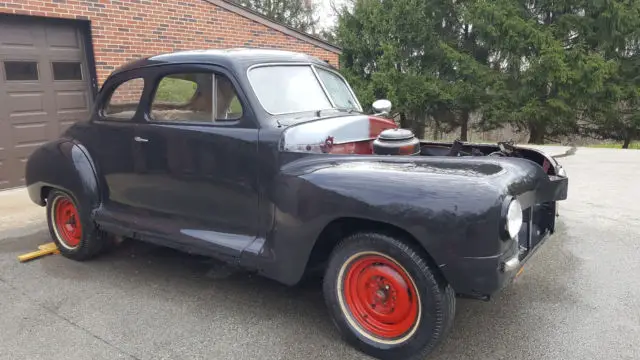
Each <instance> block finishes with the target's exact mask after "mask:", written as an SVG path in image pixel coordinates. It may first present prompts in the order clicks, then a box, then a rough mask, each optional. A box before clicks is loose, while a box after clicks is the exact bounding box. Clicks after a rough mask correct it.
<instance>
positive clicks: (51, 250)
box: [18, 242, 60, 262]
mask: <svg viewBox="0 0 640 360" xmlns="http://www.w3.org/2000/svg"><path fill="white" fill-rule="evenodd" d="M38 249H39V250H38V251H32V252H30V253H26V254H24V255H20V256H18V260H20V262H25V261H29V260H33V259H37V258H39V257H42V256H45V255H50V254H60V250H58V247H57V246H56V244H55V243H54V242H50V243H46V244H43V245H40V246H38Z"/></svg>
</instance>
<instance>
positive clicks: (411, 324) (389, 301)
mask: <svg viewBox="0 0 640 360" xmlns="http://www.w3.org/2000/svg"><path fill="white" fill-rule="evenodd" d="M343 271H344V272H343V274H344V275H343V281H342V291H341V292H342V296H343V298H344V305H346V309H347V310H348V314H349V315H350V318H351V319H352V320H353V321H352V323H355V324H353V325H357V327H359V328H360V329H362V330H363V331H364V333H366V334H368V335H369V336H373V337H374V338H375V340H376V341H379V342H383V343H389V344H392V343H400V342H403V341H405V340H406V339H407V338H409V337H411V336H412V335H413V333H414V332H415V330H416V328H417V326H418V324H419V319H420V312H421V303H420V297H419V295H418V291H417V288H416V285H415V281H414V280H413V278H412V277H411V276H410V275H409V273H408V272H407V271H406V270H405V269H404V268H403V267H402V266H401V265H400V264H399V263H398V262H396V261H395V260H393V259H392V258H390V257H388V256H386V255H383V254H381V253H373V252H370V253H360V254H355V255H354V256H352V257H351V259H349V260H348V261H347V262H346V263H345V264H344V266H343ZM363 335H365V334H363Z"/></svg>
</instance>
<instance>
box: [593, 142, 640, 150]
mask: <svg viewBox="0 0 640 360" xmlns="http://www.w3.org/2000/svg"><path fill="white" fill-rule="evenodd" d="M588 147H592V148H606V149H622V143H603V144H593V145H588ZM629 149H635V150H640V142H632V143H631V144H630V145H629Z"/></svg>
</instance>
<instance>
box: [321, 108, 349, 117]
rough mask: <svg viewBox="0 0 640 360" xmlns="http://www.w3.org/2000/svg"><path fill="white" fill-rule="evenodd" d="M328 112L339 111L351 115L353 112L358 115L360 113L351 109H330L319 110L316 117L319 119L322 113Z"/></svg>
mask: <svg viewBox="0 0 640 360" xmlns="http://www.w3.org/2000/svg"><path fill="white" fill-rule="evenodd" d="M328 110H333V111H339V112H347V113H349V114H353V113H354V112H357V113H359V112H360V111H358V110H356V109H353V108H331V109H321V110H318V111H316V116H318V117H320V116H321V115H322V112H323V111H328Z"/></svg>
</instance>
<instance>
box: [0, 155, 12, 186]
mask: <svg viewBox="0 0 640 360" xmlns="http://www.w3.org/2000/svg"><path fill="white" fill-rule="evenodd" d="M10 169H11V167H10V166H8V164H7V159H3V158H2V157H0V189H3V188H7V187H10V180H11V178H10V176H11V174H10Z"/></svg>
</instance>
